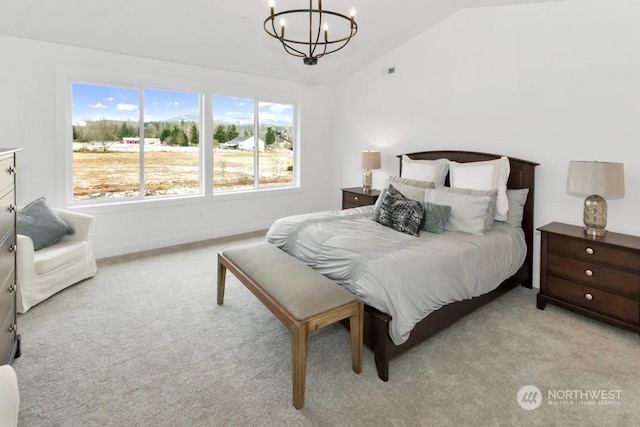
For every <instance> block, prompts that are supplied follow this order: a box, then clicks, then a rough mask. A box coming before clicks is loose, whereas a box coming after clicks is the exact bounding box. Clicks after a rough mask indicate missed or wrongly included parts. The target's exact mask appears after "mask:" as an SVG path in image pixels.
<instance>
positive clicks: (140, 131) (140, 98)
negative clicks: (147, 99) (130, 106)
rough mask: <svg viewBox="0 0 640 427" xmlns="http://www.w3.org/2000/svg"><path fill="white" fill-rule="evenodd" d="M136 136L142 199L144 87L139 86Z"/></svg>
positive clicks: (142, 196) (141, 195) (142, 197)
mask: <svg viewBox="0 0 640 427" xmlns="http://www.w3.org/2000/svg"><path fill="white" fill-rule="evenodd" d="M138 105H139V109H138V137H139V138H140V144H139V145H138V150H139V151H140V152H139V153H138V154H139V155H138V160H139V165H140V166H139V168H140V171H139V175H140V178H139V180H140V194H139V197H140V198H141V199H144V194H145V190H144V88H140V89H139V92H138Z"/></svg>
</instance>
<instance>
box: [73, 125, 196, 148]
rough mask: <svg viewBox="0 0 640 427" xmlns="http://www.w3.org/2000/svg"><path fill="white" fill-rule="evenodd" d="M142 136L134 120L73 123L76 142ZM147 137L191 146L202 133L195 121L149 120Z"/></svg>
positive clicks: (145, 133) (110, 140)
mask: <svg viewBox="0 0 640 427" xmlns="http://www.w3.org/2000/svg"><path fill="white" fill-rule="evenodd" d="M138 136H140V127H139V126H138V124H137V123H136V122H133V121H121V120H107V119H101V120H86V121H85V124H84V125H83V126H81V125H73V140H74V141H75V142H91V141H96V142H102V143H105V142H114V141H122V139H123V138H135V137H138ZM144 136H145V137H146V138H158V139H160V141H161V142H162V143H163V144H166V145H178V146H185V147H186V146H189V145H198V143H199V141H200V134H199V130H198V125H197V124H196V123H195V122H185V121H184V120H181V121H180V122H147V123H145V124H144Z"/></svg>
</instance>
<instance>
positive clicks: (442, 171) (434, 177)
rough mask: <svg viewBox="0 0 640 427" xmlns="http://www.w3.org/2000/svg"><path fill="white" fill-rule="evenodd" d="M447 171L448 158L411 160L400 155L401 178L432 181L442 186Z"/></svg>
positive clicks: (437, 185)
mask: <svg viewBox="0 0 640 427" xmlns="http://www.w3.org/2000/svg"><path fill="white" fill-rule="evenodd" d="M448 171H449V160H447V159H438V160H413V159H410V158H409V157H408V156H406V155H403V156H402V174H401V176H402V177H403V178H408V179H417V180H419V181H428V182H433V183H434V184H435V186H436V187H442V186H443V185H444V180H445V179H446V178H447V172H448Z"/></svg>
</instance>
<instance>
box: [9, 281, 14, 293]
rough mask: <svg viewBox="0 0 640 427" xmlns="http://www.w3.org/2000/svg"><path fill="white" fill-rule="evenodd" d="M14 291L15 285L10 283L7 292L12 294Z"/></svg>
mask: <svg viewBox="0 0 640 427" xmlns="http://www.w3.org/2000/svg"><path fill="white" fill-rule="evenodd" d="M15 291H16V285H14V284H13V283H12V284H11V285H9V293H10V294H12V293H14V292H15Z"/></svg>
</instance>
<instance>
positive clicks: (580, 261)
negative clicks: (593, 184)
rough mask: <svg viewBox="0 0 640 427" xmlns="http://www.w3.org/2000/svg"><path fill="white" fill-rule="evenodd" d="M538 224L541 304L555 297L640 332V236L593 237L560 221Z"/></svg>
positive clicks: (560, 302) (609, 234) (575, 308)
mask: <svg viewBox="0 0 640 427" xmlns="http://www.w3.org/2000/svg"><path fill="white" fill-rule="evenodd" d="M539 230H540V232H541V233H542V235H541V240H540V293H538V297H537V306H538V308H539V309H541V310H544V308H545V306H546V304H547V303H552V304H555V305H558V306H560V307H564V308H566V309H569V310H572V311H575V312H577V313H581V314H584V315H586V316H589V317H592V318H594V319H598V320H601V321H604V322H607V323H610V324H612V325H616V326H621V327H625V328H628V329H631V330H634V331H636V332H640V237H635V236H629V235H625V234H619V233H612V232H607V234H606V235H605V236H603V237H596V238H593V237H589V236H587V235H586V234H584V232H583V228H582V227H577V226H573V225H567V224H560V223H556V222H554V223H551V224H548V225H545V226H544V227H541V228H539Z"/></svg>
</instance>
